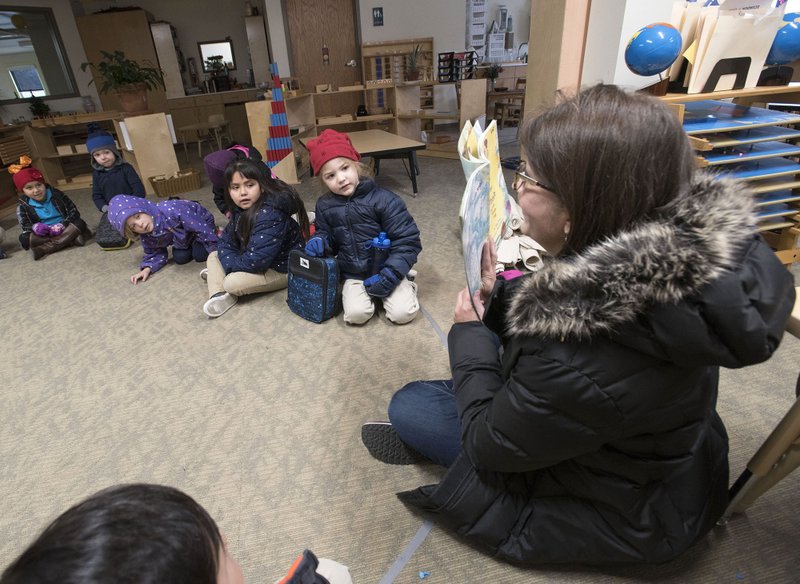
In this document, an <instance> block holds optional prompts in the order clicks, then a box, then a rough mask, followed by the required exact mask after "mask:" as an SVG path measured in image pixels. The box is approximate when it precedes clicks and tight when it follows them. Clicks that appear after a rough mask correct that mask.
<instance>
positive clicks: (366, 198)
mask: <svg viewBox="0 0 800 584" xmlns="http://www.w3.org/2000/svg"><path fill="white" fill-rule="evenodd" d="M314 223H315V225H316V235H318V236H320V237H323V238H325V239H326V240H327V242H328V244H329V245H330V246H331V248H332V249H333V254H334V255H335V256H336V259H337V260H338V262H339V269H340V270H341V272H342V277H343V278H356V279H359V280H364V279H366V278H368V277H369V276H370V269H371V265H370V264H371V261H372V254H373V250H372V249H371V247H370V244H371V243H372V239H373V238H374V237H376V236H377V235H378V233H379V232H381V231H383V232H385V233H386V235H387V237H388V238H389V239H390V240H391V242H392V243H391V248H390V253H389V257H388V259H387V260H386V261H385V262H384V265H385V266H387V267H390V268H392V269H393V270H394V271H395V272H397V275H398V276H399V277H400V278H404V277H405V276H406V274H408V271H409V270H410V269H411V267H412V266H413V265H414V264H415V263H416V262H417V256H418V255H419V253H420V252H421V251H422V241H421V240H420V237H419V228H417V224H416V223H415V222H414V218H413V217H412V216H411V213H409V212H408V209H407V208H406V204H405V203H404V202H403V199H401V198H400V197H398V196H397V195H396V194H394V193H393V192H391V191H387V190H386V189H382V188H380V187H378V186H377V185H376V184H375V182H374V181H373V180H372V179H370V178H364V177H362V178H361V180H360V182H359V183H358V186H357V187H356V190H355V192H354V193H353V194H352V195H350V196H349V197H345V196H342V195H334V194H333V193H328V194H326V195H323V196H322V197H320V198H319V200H318V201H317V205H316V218H315V219H314Z"/></svg>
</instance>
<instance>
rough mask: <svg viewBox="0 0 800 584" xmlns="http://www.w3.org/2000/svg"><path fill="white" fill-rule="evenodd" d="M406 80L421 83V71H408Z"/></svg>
mask: <svg viewBox="0 0 800 584" xmlns="http://www.w3.org/2000/svg"><path fill="white" fill-rule="evenodd" d="M406 80H407V81H419V69H415V70H414V71H407V72H406Z"/></svg>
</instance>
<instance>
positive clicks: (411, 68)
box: [406, 45, 422, 81]
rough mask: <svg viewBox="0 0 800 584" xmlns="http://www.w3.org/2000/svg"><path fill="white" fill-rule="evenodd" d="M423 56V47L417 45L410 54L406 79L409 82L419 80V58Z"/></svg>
mask: <svg viewBox="0 0 800 584" xmlns="http://www.w3.org/2000/svg"><path fill="white" fill-rule="evenodd" d="M421 54H422V45H416V46H414V48H413V49H412V50H411V52H410V53H409V54H408V67H407V70H406V79H408V80H409V81H416V80H417V79H419V58H420V55H421Z"/></svg>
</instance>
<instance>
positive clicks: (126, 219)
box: [108, 195, 217, 284]
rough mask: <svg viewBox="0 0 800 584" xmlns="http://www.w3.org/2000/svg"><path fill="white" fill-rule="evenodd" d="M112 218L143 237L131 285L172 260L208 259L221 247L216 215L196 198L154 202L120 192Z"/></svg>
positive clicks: (113, 202)
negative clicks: (138, 261)
mask: <svg viewBox="0 0 800 584" xmlns="http://www.w3.org/2000/svg"><path fill="white" fill-rule="evenodd" d="M108 220H109V222H110V223H111V225H113V226H114V228H115V229H116V230H117V231H119V232H120V233H121V234H122V235H124V236H125V237H127V238H128V239H139V238H141V240H142V249H143V250H144V257H143V258H142V263H141V264H140V265H139V271H138V272H137V273H135V274H134V275H133V276H131V284H136V283H137V282H139V281H142V282H144V281H145V280H147V278H149V277H150V275H151V274H154V273H155V272H157V271H158V270H160V269H161V268H163V267H164V266H165V265H166V264H167V261H168V259H169V246H170V245H171V246H172V259H174V260H175V263H176V264H187V263H189V262H190V261H192V259H194V260H195V261H196V262H204V261H206V258H207V257H208V254H209V253H210V252H212V251H216V249H217V233H216V225H215V224H214V216H213V215H212V214H211V212H210V211H209V210H208V209H206V208H205V207H203V206H202V205H201V204H200V203H198V202H196V201H186V200H183V199H170V200H168V201H162V202H159V203H153V202H150V201H148V200H147V199H140V198H139V197H131V196H129V195H117V196H116V197H114V198H113V199H111V202H110V203H109V205H108Z"/></svg>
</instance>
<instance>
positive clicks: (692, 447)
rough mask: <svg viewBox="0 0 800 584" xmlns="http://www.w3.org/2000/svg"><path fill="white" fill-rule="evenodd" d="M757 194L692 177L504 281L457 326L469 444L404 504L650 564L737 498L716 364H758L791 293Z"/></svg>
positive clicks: (462, 524)
mask: <svg viewBox="0 0 800 584" xmlns="http://www.w3.org/2000/svg"><path fill="white" fill-rule="evenodd" d="M752 223H753V217H752V213H751V203H750V200H749V196H748V195H747V193H744V192H742V190H741V187H739V186H737V185H734V184H732V183H728V182H726V181H722V180H720V181H717V182H712V181H711V180H710V179H708V178H706V177H700V178H698V180H697V182H696V184H695V185H694V186H693V189H692V191H691V192H689V193H687V195H686V196H683V197H681V198H680V199H679V200H677V201H675V202H674V203H673V204H672V205H671V206H670V208H669V209H665V210H664V211H663V213H662V214H661V216H659V217H658V218H657V219H654V220H649V221H643V222H641V223H639V224H636V225H634V226H632V227H631V228H630V229H629V230H627V231H626V232H625V233H621V234H619V235H617V236H615V237H613V238H611V239H608V240H606V241H604V242H602V243H599V244H597V245H593V246H591V247H589V248H587V249H586V250H584V251H583V252H582V253H579V254H577V255H575V256H572V257H565V258H558V259H554V260H552V261H550V262H549V263H548V264H546V265H545V267H543V268H542V269H541V270H540V271H538V272H536V273H534V274H531V275H530V276H526V277H522V278H519V279H518V280H514V281H512V282H509V283H506V284H504V285H501V284H498V286H497V288H496V290H495V294H494V296H493V298H492V300H491V302H490V305H489V306H488V308H487V313H486V315H485V316H484V322H485V323H486V324H487V325H489V326H490V327H493V328H495V330H496V332H497V333H499V334H500V335H501V337H502V339H503V353H502V357H500V356H498V352H497V350H495V344H494V340H493V336H492V334H491V332H490V331H489V329H488V328H487V327H484V326H483V325H482V324H481V323H462V324H456V325H454V326H453V328H452V330H451V331H450V336H449V349H450V361H451V367H452V372H453V378H454V382H455V392H456V402H457V406H458V411H459V415H460V420H461V431H462V447H463V450H462V453H461V455H460V456H459V458H458V459H457V460H456V462H455V463H454V464H453V465H452V466H451V467H450V468H449V469H448V471H447V474H446V475H445V477H444V479H443V481H442V482H441V483H440V484H439V485H438V486H437V485H430V486H427V487H422V488H420V489H418V490H416V491H411V492H407V493H401V494H400V495H399V496H400V498H401V499H403V500H404V501H406V502H407V503H409V504H411V505H414V506H417V507H421V508H422V509H425V510H428V511H431V512H433V513H435V517H436V519H437V520H439V521H441V522H442V523H443V524H445V525H447V526H449V527H450V528H452V529H454V530H455V531H456V532H457V533H459V534H461V535H463V536H465V537H466V538H467V539H468V540H470V541H471V542H473V543H475V544H477V545H479V546H481V547H483V548H485V549H487V550H488V551H489V552H491V553H492V554H495V555H497V556H499V557H501V558H504V559H507V560H511V561H514V562H521V563H528V564H533V563H545V562H546V563H555V562H576V563H586V564H616V563H635V562H643V563H645V562H646V563H657V562H663V561H667V560H670V559H672V558H674V557H676V556H677V555H678V554H680V553H681V552H683V551H684V550H685V549H687V548H688V547H689V546H690V545H691V544H692V543H693V542H694V541H695V540H696V539H697V538H698V537H700V536H701V535H703V534H704V533H705V532H707V531H708V530H709V529H710V528H711V526H712V525H713V524H714V522H715V521H716V520H717V519H718V518H719V516H720V515H721V513H722V511H723V510H724V508H725V506H726V504H727V502H728V497H727V487H728V460H727V456H728V440H727V435H726V433H725V427H724V425H723V423H722V421H721V420H720V418H719V416H718V415H717V412H716V410H715V407H716V399H717V387H718V379H719V367H720V366H724V367H742V366H745V365H750V364H753V363H758V362H762V361H765V360H766V359H768V358H769V357H770V355H771V354H772V353H773V351H774V350H775V349H776V347H777V346H778V344H779V342H780V339H781V336H782V334H783V329H784V326H785V323H786V320H787V318H788V315H789V314H790V312H791V307H792V305H793V303H794V289H793V283H792V277H791V274H790V273H789V272H788V271H787V270H786V269H785V268H784V267H783V266H782V265H781V264H780V263H779V262H778V260H777V259H776V257H775V254H774V253H773V252H772V251H771V250H770V249H769V248H768V247H767V245H766V244H765V243H764V241H763V240H762V239H761V237H760V236H758V235H757V234H755V233H754V232H753V229H752Z"/></svg>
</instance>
